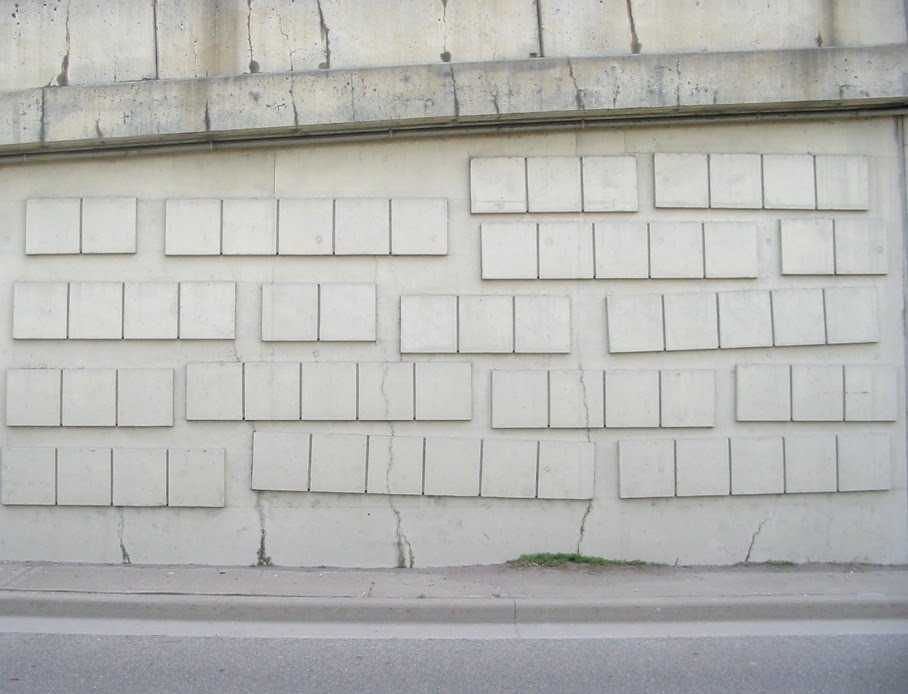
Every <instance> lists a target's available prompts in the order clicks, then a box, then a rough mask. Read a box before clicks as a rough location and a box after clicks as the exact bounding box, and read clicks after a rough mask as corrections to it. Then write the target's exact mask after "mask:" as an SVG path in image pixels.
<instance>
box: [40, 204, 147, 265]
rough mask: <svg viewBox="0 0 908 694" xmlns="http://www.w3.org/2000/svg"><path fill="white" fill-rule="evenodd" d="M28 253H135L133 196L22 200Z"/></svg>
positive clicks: (134, 205) (134, 207)
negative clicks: (23, 202) (23, 201)
mask: <svg viewBox="0 0 908 694" xmlns="http://www.w3.org/2000/svg"><path fill="white" fill-rule="evenodd" d="M25 252H26V254H28V255H57V254H65V255H76V254H79V253H84V254H119V253H135V252H136V199H135V198H32V199H29V200H27V201H26V203H25Z"/></svg>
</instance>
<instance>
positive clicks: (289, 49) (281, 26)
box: [277, 17, 293, 72]
mask: <svg viewBox="0 0 908 694" xmlns="http://www.w3.org/2000/svg"><path fill="white" fill-rule="evenodd" d="M281 19H282V17H278V20H277V30H278V31H279V32H280V33H281V36H283V37H284V38H285V39H286V40H287V58H288V59H289V60H290V72H293V42H292V41H291V40H290V34H288V33H287V32H286V31H284V23H283V22H282V21H281Z"/></svg>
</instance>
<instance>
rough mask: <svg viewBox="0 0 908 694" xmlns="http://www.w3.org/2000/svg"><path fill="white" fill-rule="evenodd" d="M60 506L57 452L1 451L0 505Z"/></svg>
mask: <svg viewBox="0 0 908 694" xmlns="http://www.w3.org/2000/svg"><path fill="white" fill-rule="evenodd" d="M56 503H57V449H55V448H16V447H10V448H4V449H2V450H0V504H4V505H6V506H53V505H54V504H56Z"/></svg>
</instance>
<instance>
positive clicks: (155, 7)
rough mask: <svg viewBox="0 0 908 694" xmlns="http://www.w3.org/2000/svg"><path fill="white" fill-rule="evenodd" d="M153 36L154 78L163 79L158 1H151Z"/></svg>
mask: <svg viewBox="0 0 908 694" xmlns="http://www.w3.org/2000/svg"><path fill="white" fill-rule="evenodd" d="M151 19H152V22H153V25H152V35H153V37H154V78H155V79H160V78H161V68H160V64H159V60H158V0H151Z"/></svg>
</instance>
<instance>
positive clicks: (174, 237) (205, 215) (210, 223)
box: [164, 198, 221, 255]
mask: <svg viewBox="0 0 908 694" xmlns="http://www.w3.org/2000/svg"><path fill="white" fill-rule="evenodd" d="M164 216H165V224H164V255H220V254H221V201H220V200H219V199H216V198H207V199H197V200H194V199H171V200H167V201H166V203H165V213H164Z"/></svg>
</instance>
